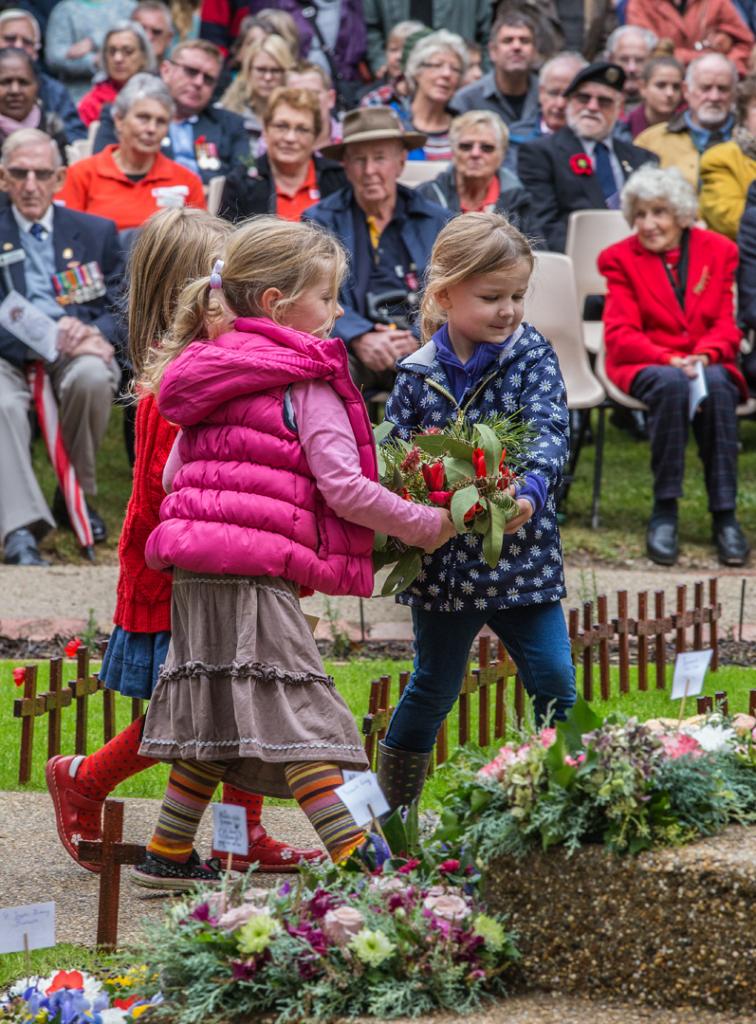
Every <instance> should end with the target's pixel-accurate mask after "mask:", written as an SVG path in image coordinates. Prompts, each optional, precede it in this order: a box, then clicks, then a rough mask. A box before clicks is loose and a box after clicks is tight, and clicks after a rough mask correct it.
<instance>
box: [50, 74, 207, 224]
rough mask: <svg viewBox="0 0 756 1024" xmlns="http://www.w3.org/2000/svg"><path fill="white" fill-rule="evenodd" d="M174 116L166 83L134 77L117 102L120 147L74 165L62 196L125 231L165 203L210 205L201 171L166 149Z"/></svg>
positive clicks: (73, 206) (115, 112) (72, 206)
mask: <svg viewBox="0 0 756 1024" xmlns="http://www.w3.org/2000/svg"><path fill="white" fill-rule="evenodd" d="M172 114H173V100H172V99H171V96H170V93H169V92H168V90H167V89H166V87H165V85H164V84H163V83H162V81H161V80H160V79H159V78H155V77H154V75H148V74H144V73H140V74H138V75H134V77H133V78H132V79H131V80H130V81H129V82H128V83H127V84H126V85H125V86H124V87H123V89H122V90H121V92H120V93H119V94H118V96H117V97H116V100H115V103H114V104H113V120H114V122H115V126H116V132H117V134H118V145H113V146H106V147H105V149H103V150H102V152H101V153H96V154H95V155H94V156H90V157H87V159H85V160H79V161H78V162H77V163H75V164H73V165H72V166H71V167H69V169H68V173H67V175H66V180H65V182H64V184H63V188H62V189H61V190H60V192H59V193H58V195H57V197H56V198H57V199H59V200H60V201H62V202H63V203H64V204H65V205H66V206H68V207H69V208H70V209H72V210H81V211H82V212H84V213H94V214H97V215H99V216H100V217H107V218H109V219H110V220H112V221H115V224H116V226H117V227H118V229H119V231H123V230H124V229H125V228H138V227H141V225H142V224H144V222H145V221H146V220H147V218H148V217H150V216H152V214H153V213H155V212H156V210H159V209H161V208H162V207H165V206H194V207H198V208H200V209H204V208H205V194H204V191H203V189H202V182H201V181H200V179H199V178H198V177H197V175H196V174H194V173H192V171H189V170H187V169H186V168H185V167H182V166H181V165H180V164H177V163H176V162H175V161H173V160H169V159H168V158H167V157H165V156H163V154H162V153H161V152H160V146H161V143H162V141H163V139H164V138H165V136H166V135H167V133H168V125H169V123H170V119H171V116H172Z"/></svg>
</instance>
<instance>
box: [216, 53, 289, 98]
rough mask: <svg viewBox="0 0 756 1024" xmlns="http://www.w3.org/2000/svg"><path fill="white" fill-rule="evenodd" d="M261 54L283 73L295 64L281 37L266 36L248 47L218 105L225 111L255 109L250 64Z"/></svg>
mask: <svg viewBox="0 0 756 1024" xmlns="http://www.w3.org/2000/svg"><path fill="white" fill-rule="evenodd" d="M261 53H264V54H266V56H268V57H270V58H271V59H272V60H274V61H275V62H276V64H278V65H280V67H281V68H282V69H283V71H284V72H286V71H290V70H291V69H292V68H293V67H294V65H295V64H296V61H295V59H294V55H293V54H292V52H291V50H290V48H289V45H288V43H287V42H286V40H285V39H283V38H282V37H281V36H277V35H270V36H266V37H265V39H261V40H260V42H259V43H256V44H255V45H254V46H250V47H249V49H246V50H245V51H244V56H243V58H242V65H241V70H240V71H239V74H238V75H237V76H236V78H235V79H234V80H233V82H232V83H231V85H229V87H228V89H226V91H225V92H224V93H223V96H222V97H221V101H220V105H221V106H222V107H223V108H224V109H225V110H233V111H234V113H236V114H243V113H245V111H246V108H247V107H252V109H253V110H254V109H255V96H254V93H253V92H252V62H253V61H254V59H255V57H257V56H258V55H259V54H261Z"/></svg>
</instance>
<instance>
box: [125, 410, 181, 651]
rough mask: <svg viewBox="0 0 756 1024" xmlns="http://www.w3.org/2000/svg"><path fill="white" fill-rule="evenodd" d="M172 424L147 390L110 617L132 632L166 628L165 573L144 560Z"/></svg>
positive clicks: (168, 592) (156, 520)
mask: <svg viewBox="0 0 756 1024" xmlns="http://www.w3.org/2000/svg"><path fill="white" fill-rule="evenodd" d="M177 434H178V427H176V426H174V424H172V423H169V422H168V421H167V420H165V419H163V417H162V416H161V415H160V413H159V412H158V409H157V404H156V402H155V399H154V398H153V397H152V395H147V396H146V397H144V398H142V399H141V400H140V402H139V405H138V406H137V414H136V459H135V462H134V485H133V488H132V491H131V497H130V498H129V505H128V508H127V509H126V521H125V522H124V524H123V530H122V531H121V541H120V544H119V545H118V558H119V561H120V564H121V568H120V572H119V575H118V598H117V601H116V609H115V615H114V616H113V622H115V624H116V625H117V626H121V627H122V628H123V629H128V630H130V631H131V632H135V633H159V632H161V631H162V630H169V629H170V628H171V587H172V584H173V579H172V577H171V575H170V573H166V572H157V571H156V570H155V569H149V568H148V567H147V563H146V562H145V560H144V547H145V544H146V543H147V538H148V537H149V535H150V534H151V533H152V531H153V530H154V529H155V527H156V526H157V525H158V524H159V522H160V503H161V502H162V500H163V498H164V497H165V491H164V490H163V468H164V466H165V464H166V462H167V461H168V455H169V453H170V450H171V448H172V446H173V442H174V440H175V438H176V435H177Z"/></svg>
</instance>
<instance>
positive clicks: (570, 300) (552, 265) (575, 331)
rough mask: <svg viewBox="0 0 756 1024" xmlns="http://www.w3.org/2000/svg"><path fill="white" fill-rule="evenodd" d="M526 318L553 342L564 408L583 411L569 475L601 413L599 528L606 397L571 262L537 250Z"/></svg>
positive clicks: (596, 468)
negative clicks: (587, 341) (586, 337)
mask: <svg viewBox="0 0 756 1024" xmlns="http://www.w3.org/2000/svg"><path fill="white" fill-rule="evenodd" d="M525 319H526V320H527V322H528V323H531V324H533V326H534V327H537V328H538V330H539V331H540V332H541V334H543V336H544V337H545V338H548V340H549V341H550V342H551V345H552V347H553V349H554V351H555V352H556V354H557V359H558V360H559V366H560V369H561V371H562V376H563V377H564V383H565V387H566V388H567V407H568V409H570V410H571V411H572V410H578V411H581V412H583V413H584V415H583V416H582V417H581V429H580V432H579V434H578V436H577V438H575V437H571V438H570V469H569V474H570V477H571V476H572V475H574V472H575V468H576V466H577V462H578V457H579V455H580V450H581V448H582V445H583V439H584V435H585V430H586V428H587V426H588V420H589V415H588V411H589V410H590V409H596V408H597V409H598V410H599V425H598V430H597V433H596V449H595V457H594V464H593V504H592V510H591V524H592V526H593V527H594V529H595V528H596V527H597V526H598V524H599V496H600V491H601V467H602V462H603V457H604V402H605V400H606V394H605V391H604V388H603V387H602V386H601V383H600V382H599V381H598V380H597V379H596V377H595V376H594V374H593V371H592V370H591V367H590V363H589V362H588V355H587V353H586V350H585V345H584V343H583V333H582V325H581V319H580V312H579V306H578V301H577V291H576V288H575V276H574V272H573V267H572V261H571V260H570V258H569V257H568V256H564V255H562V253H557V252H539V253H537V254H536V265H535V270H534V272H533V276H532V278H531V283H530V287H529V288H528V293H527V295H526V297H525Z"/></svg>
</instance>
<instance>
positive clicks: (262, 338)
mask: <svg viewBox="0 0 756 1024" xmlns="http://www.w3.org/2000/svg"><path fill="white" fill-rule="evenodd" d="M234 327H235V330H233V331H230V332H228V333H227V334H223V335H221V336H220V337H219V338H217V339H215V341H201V342H192V344H191V345H189V346H187V348H186V349H185V350H184V352H182V354H181V355H180V356H179V357H178V358H177V359H176V360H175V361H174V362H173V363H172V364H171V365H170V367H169V368H168V370H167V372H166V374H165V377H164V378H163V382H162V384H161V387H160V398H159V403H158V404H159V408H160V412H161V413H162V414H163V416H165V417H166V419H168V420H171V421H172V422H174V423H178V424H179V426H181V427H182V429H183V434H182V438H181V441H180V445H179V453H180V455H181V459H182V463H183V465H182V466H181V468H180V469H179V471H178V473H177V474H176V476H175V478H174V481H173V490H172V493H171V494H169V495H168V496H167V497H166V498H165V499H164V501H163V504H162V506H161V509H160V518H161V520H162V522H161V523H160V525H159V526H158V527H157V528H156V529H155V530H154V531H153V532H152V534H151V535H150V538H149V540H148V542H147V547H146V557H147V564H148V565H150V566H152V567H153V568H158V569H164V568H167V567H169V566H178V567H179V568H182V569H187V570H189V571H191V572H207V573H221V574H230V575H236V576H247V575H249V576H283V577H284V578H285V579H288V580H292V581H293V582H295V583H298V584H300V586H303V587H309V588H311V589H313V590H318V591H320V592H321V593H324V594H353V595H357V596H361V597H369V596H370V594H371V593H372V591H373V565H372V547H373V532H372V530H368V529H366V528H365V527H362V526H356V525H354V524H353V523H349V522H347V521H346V520H344V519H340V518H339V517H338V516H336V515H335V514H334V513H333V512H332V511H331V509H330V508H329V507H328V505H327V504H326V502H325V500H324V499H323V496H322V495H321V494H320V492H319V490H318V488H317V485H316V483H315V479H314V477H313V474H312V471H311V470H310V467H309V466H308V464H307V460H306V458H305V455H304V452H303V450H302V447H301V445H300V443H299V438H298V437H297V434H296V433H294V432H293V431H292V430H290V429H289V427H288V426H287V425H286V423H285V420H284V398H285V394H286V390H287V388H288V386H289V385H291V384H295V383H297V382H298V381H306V380H314V379H321V380H326V381H328V383H329V384H330V385H331V387H332V388H333V389H334V391H335V392H336V393H337V394H338V395H339V397H340V398H341V400H342V401H343V402H344V405H345V407H346V411H347V415H348V417H349V422H350V424H351V427H352V430H353V431H354V436H355V440H356V441H357V446H358V449H359V456H360V468H361V470H362V472H363V474H364V475H365V476H367V477H369V478H370V479H371V480H376V479H377V469H376V458H375V447H374V443H373V433H372V430H371V427H370V421H369V419H368V415H367V411H366V409H365V403H364V402H363V401H362V397H361V395H360V393H359V391H358V390H357V388H356V387H355V386H354V384H353V383H352V381H351V378H350V377H349V371H348V363H347V355H346V349H345V348H344V343H343V342H342V341H340V340H339V339H338V338H329V339H327V340H325V341H323V340H320V339H318V338H315V337H313V336H312V335H310V334H301V333H300V332H298V331H294V330H290V329H289V328H286V327H281V326H279V325H278V324H275V323H273V321H271V320H267V319H239V320H237V321H236V323H235V324H234Z"/></svg>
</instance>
